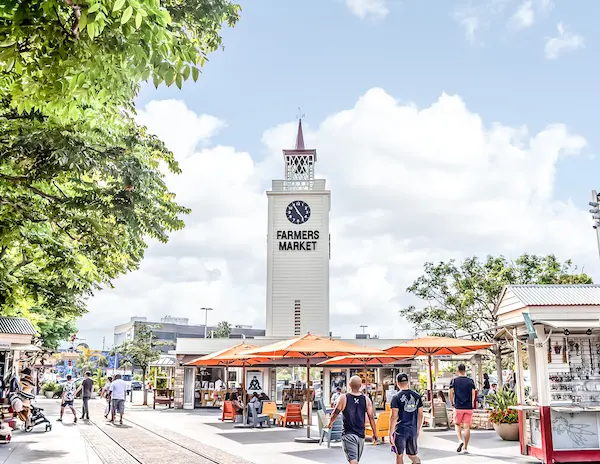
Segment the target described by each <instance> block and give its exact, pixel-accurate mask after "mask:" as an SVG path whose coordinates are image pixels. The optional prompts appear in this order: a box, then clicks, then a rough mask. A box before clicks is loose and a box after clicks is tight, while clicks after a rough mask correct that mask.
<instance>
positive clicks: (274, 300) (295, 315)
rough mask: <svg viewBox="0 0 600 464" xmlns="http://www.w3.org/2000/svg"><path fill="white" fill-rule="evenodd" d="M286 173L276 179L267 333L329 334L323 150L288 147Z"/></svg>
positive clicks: (271, 193) (300, 141)
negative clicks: (319, 165)
mask: <svg viewBox="0 0 600 464" xmlns="http://www.w3.org/2000/svg"><path fill="white" fill-rule="evenodd" d="M283 161H284V164H285V174H284V179H282V180H273V185H272V189H271V190H268V191H267V198H268V200H269V216H268V232H267V333H266V334H267V336H270V337H293V336H295V335H303V334H305V333H307V332H310V333H312V334H315V335H329V257H330V244H329V210H330V203H331V192H330V191H329V190H326V189H325V179H315V164H316V162H317V151H316V150H313V149H307V148H305V147H304V135H303V133H302V119H301V118H300V119H299V121H298V133H297V135H296V147H295V148H294V149H291V150H283Z"/></svg>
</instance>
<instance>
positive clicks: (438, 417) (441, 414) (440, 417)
mask: <svg viewBox="0 0 600 464" xmlns="http://www.w3.org/2000/svg"><path fill="white" fill-rule="evenodd" d="M434 410H435V425H436V427H437V426H439V425H445V426H446V427H448V428H450V420H449V419H448V409H447V407H446V403H443V402H441V401H439V402H438V401H436V402H435V404H434ZM424 416H425V422H427V423H428V424H429V426H431V423H432V421H431V407H430V408H429V411H427V412H425V414H424Z"/></svg>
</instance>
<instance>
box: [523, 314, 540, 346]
mask: <svg viewBox="0 0 600 464" xmlns="http://www.w3.org/2000/svg"><path fill="white" fill-rule="evenodd" d="M522 314H523V320H524V321H525V327H527V333H528V334H529V338H530V339H532V340H535V339H536V338H537V333H536V332H535V327H534V326H533V321H532V320H531V317H530V316H529V313H522Z"/></svg>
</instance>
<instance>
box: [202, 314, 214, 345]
mask: <svg viewBox="0 0 600 464" xmlns="http://www.w3.org/2000/svg"><path fill="white" fill-rule="evenodd" d="M200 311H204V338H205V339H206V338H207V337H208V312H209V311H213V309H212V308H200Z"/></svg>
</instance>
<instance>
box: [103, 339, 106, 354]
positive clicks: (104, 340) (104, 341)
mask: <svg viewBox="0 0 600 464" xmlns="http://www.w3.org/2000/svg"><path fill="white" fill-rule="evenodd" d="M105 346H106V337H102V351H104V347H105Z"/></svg>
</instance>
